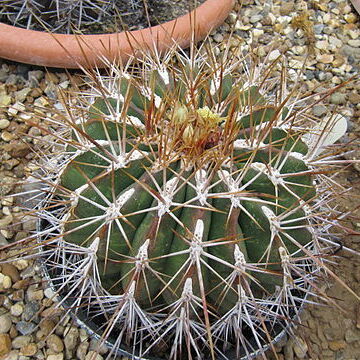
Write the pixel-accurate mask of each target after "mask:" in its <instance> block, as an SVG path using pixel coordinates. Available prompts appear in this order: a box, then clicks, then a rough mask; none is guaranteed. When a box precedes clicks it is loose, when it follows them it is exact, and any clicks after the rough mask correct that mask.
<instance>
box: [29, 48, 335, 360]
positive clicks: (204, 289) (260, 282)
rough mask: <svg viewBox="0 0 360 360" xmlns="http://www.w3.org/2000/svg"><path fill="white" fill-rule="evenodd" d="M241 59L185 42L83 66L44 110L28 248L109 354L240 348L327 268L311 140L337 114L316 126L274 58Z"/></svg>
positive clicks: (323, 135)
mask: <svg viewBox="0 0 360 360" xmlns="http://www.w3.org/2000/svg"><path fill="white" fill-rule="evenodd" d="M254 62H255V61H254V60H253V59H251V58H250V57H247V58H241V59H239V58H238V57H236V56H232V55H228V57H227V58H223V59H222V60H221V61H219V60H216V58H215V55H214V54H213V53H210V55H206V53H205V52H203V51H199V52H194V53H192V54H191V56H190V57H188V56H187V55H186V54H179V53H177V54H176V58H175V60H174V58H173V57H170V56H165V57H164V58H162V59H161V60H159V59H158V58H157V57H155V58H153V57H151V58H150V57H149V58H146V59H145V60H144V61H143V62H142V63H141V64H140V65H137V66H129V65H126V66H119V67H115V66H112V67H111V69H110V71H109V73H108V75H104V74H98V73H97V72H96V71H90V72H89V73H87V81H88V82H87V85H88V89H89V90H87V91H86V92H84V91H82V92H79V93H78V94H77V96H76V97H75V98H73V100H72V102H71V103H70V102H66V103H65V111H63V112H61V113H60V114H58V117H59V116H60V117H61V121H62V122H63V123H64V124H65V126H64V127H63V128H64V131H59V130H58V129H57V130H56V131H53V133H52V135H53V136H54V137H55V138H57V141H56V151H58V153H55V155H53V157H52V158H50V160H49V161H48V162H47V164H46V166H44V165H43V166H42V167H43V171H46V173H45V174H42V175H41V182H42V184H43V185H42V191H43V193H44V194H45V197H44V199H43V200H42V202H41V204H40V206H38V210H37V216H38V217H39V218H40V227H41V228H40V232H39V234H38V235H39V236H40V238H39V239H40V241H39V243H38V245H37V246H38V248H39V249H40V255H41V259H42V262H43V264H44V266H45V268H46V269H47V270H46V271H47V273H48V276H49V279H50V280H51V282H52V284H53V287H54V289H55V291H56V294H57V295H58V296H59V304H60V305H62V306H63V307H65V308H68V309H69V311H71V312H72V313H75V314H76V315H78V316H80V317H82V318H83V319H85V320H84V321H85V323H86V324H87V326H88V327H89V328H91V329H92V330H91V331H96V332H97V333H98V336H99V337H100V339H101V340H102V341H103V342H104V343H106V344H110V343H111V345H110V351H109V353H108V358H111V357H115V356H116V355H117V354H118V352H119V349H121V350H122V351H125V352H127V354H131V356H133V357H134V356H139V357H142V358H151V357H152V356H155V357H156V358H163V359H210V358H212V359H215V358H216V359H234V358H241V357H248V358H250V357H251V356H252V355H253V354H254V353H256V351H260V352H262V351H265V350H266V349H267V348H268V347H269V346H270V347H271V346H272V343H271V340H272V339H273V338H274V337H276V336H277V334H278V333H280V332H281V331H282V330H283V329H286V331H291V326H289V325H291V324H292V323H293V322H297V321H298V315H299V312H300V310H301V308H302V306H303V304H304V303H305V302H307V301H309V300H308V298H307V297H308V294H313V292H314V290H315V289H317V286H316V280H317V278H318V277H319V276H320V275H321V274H323V273H328V274H329V273H330V274H331V271H330V270H329V269H327V267H326V261H324V260H325V258H327V257H328V256H329V252H330V251H331V249H332V247H333V245H334V244H335V245H336V242H335V241H334V240H333V239H332V237H331V234H332V232H333V230H332V228H333V227H334V226H336V223H337V221H336V220H334V219H335V217H334V216H333V210H332V207H331V203H332V201H333V200H334V196H333V194H335V192H336V186H335V185H334V182H333V181H332V180H331V179H330V178H328V175H327V170H328V167H329V165H330V164H332V163H333V161H334V160H333V158H332V155H331V154H327V155H324V153H321V151H322V146H323V145H326V144H327V142H329V137H334V136H335V138H337V137H338V136H339V135H336V134H335V135H334V131H333V130H332V128H333V127H334V124H337V123H339V121H337V120H336V119H335V118H331V119H329V121H328V122H327V124H326V126H319V125H318V124H317V121H315V120H314V118H313V117H312V116H311V115H310V113H309V109H311V106H308V105H306V106H305V105H302V104H303V103H302V102H301V101H300V100H299V99H298V98H297V97H296V92H295V89H294V88H293V89H289V86H288V84H287V82H288V74H287V73H286V66H285V60H284V59H283V58H281V57H279V58H278V59H276V60H274V61H272V62H270V63H269V64H268V65H264V64H262V65H259V64H255V63H254ZM89 79H90V80H89ZM74 99H75V100H74ZM58 117H57V118H58ZM50 121H51V122H52V124H53V125H56V126H58V125H59V122H58V120H50ZM329 134H330V135H331V136H330V135H329ZM335 140H336V139H335ZM334 153H335V152H334ZM334 156H336V155H334ZM37 176H39V175H37ZM33 248H34V247H33V246H32V247H31V249H32V250H33ZM317 297H318V300H319V301H322V300H324V301H327V299H326V297H325V296H324V294H323V293H322V292H321V291H320V293H318V294H317ZM311 301H312V302H313V301H315V300H314V299H312V300H311ZM328 301H331V300H330V299H329V300H328ZM294 319H295V320H294ZM269 344H270V345H269Z"/></svg>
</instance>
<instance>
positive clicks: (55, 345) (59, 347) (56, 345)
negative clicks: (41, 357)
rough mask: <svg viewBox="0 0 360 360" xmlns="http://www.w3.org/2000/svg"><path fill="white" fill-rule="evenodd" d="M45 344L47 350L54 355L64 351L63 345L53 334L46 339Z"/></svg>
mask: <svg viewBox="0 0 360 360" xmlns="http://www.w3.org/2000/svg"><path fill="white" fill-rule="evenodd" d="M46 344H47V346H48V347H49V349H51V350H52V351H54V352H56V353H60V352H61V351H63V350H64V343H63V342H62V340H61V338H60V337H59V336H57V335H55V334H52V335H50V336H49V337H48V338H47V340H46Z"/></svg>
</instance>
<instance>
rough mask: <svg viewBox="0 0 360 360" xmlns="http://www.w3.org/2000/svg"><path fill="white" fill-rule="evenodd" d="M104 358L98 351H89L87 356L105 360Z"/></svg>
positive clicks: (86, 359) (94, 359) (88, 359)
mask: <svg viewBox="0 0 360 360" xmlns="http://www.w3.org/2000/svg"><path fill="white" fill-rule="evenodd" d="M103 359H104V358H103V357H102V356H101V355H99V354H97V353H96V351H89V352H88V354H87V355H86V356H85V360H103Z"/></svg>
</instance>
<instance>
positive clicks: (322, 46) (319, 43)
mask: <svg viewBox="0 0 360 360" xmlns="http://www.w3.org/2000/svg"><path fill="white" fill-rule="evenodd" d="M315 47H316V48H317V49H319V50H327V49H328V47H329V43H328V41H327V40H320V41H316V43H315Z"/></svg>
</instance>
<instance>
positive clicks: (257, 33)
mask: <svg viewBox="0 0 360 360" xmlns="http://www.w3.org/2000/svg"><path fill="white" fill-rule="evenodd" d="M252 34H253V36H254V38H258V37H260V36H261V35H264V30H261V29H254V30H253V31H252Z"/></svg>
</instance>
